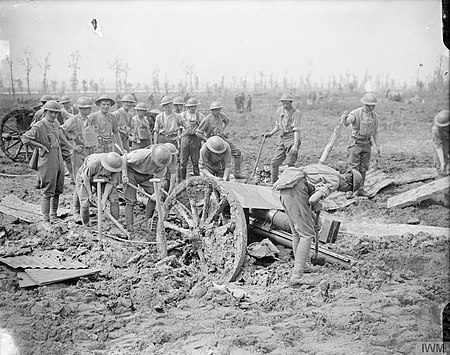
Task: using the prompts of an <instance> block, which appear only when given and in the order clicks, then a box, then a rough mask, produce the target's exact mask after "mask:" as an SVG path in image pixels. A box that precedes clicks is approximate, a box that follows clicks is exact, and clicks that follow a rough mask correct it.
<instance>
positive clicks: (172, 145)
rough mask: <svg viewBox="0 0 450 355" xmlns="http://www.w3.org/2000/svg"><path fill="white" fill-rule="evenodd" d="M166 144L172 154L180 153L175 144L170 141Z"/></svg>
mask: <svg viewBox="0 0 450 355" xmlns="http://www.w3.org/2000/svg"><path fill="white" fill-rule="evenodd" d="M164 145H165V146H166V147H167V148H169V150H170V154H172V155H175V154H178V149H177V147H175V145H174V144H172V143H168V142H167V143H164Z"/></svg>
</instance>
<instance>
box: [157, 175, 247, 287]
mask: <svg viewBox="0 0 450 355" xmlns="http://www.w3.org/2000/svg"><path fill="white" fill-rule="evenodd" d="M164 211H165V213H164V218H163V220H164V221H163V225H164V230H165V233H166V238H167V244H168V247H169V254H170V253H171V250H174V249H175V250H177V254H178V256H179V261H180V262H181V263H183V264H186V265H192V264H194V265H196V266H197V265H198V268H199V270H200V271H202V272H204V273H205V274H207V275H208V278H210V279H212V280H214V281H215V282H227V281H234V280H235V279H236V278H237V276H238V274H239V272H240V270H241V268H242V265H243V263H244V259H245V254H246V250H247V223H246V218H245V214H244V210H243V209H242V207H241V205H240V204H239V201H238V200H237V199H236V197H235V196H234V194H233V192H231V191H228V190H226V189H225V188H224V187H222V186H221V185H220V184H219V183H217V182H216V181H214V180H213V179H210V178H204V177H194V178H191V179H189V180H185V181H183V182H182V183H181V184H179V185H178V186H177V187H175V189H174V190H173V191H172V193H171V194H170V195H169V196H168V197H167V199H166V201H165V202H164ZM159 225H161V223H159ZM173 245H175V248H173V247H172V246H173Z"/></svg>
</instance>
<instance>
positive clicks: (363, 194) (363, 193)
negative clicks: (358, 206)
mask: <svg viewBox="0 0 450 355" xmlns="http://www.w3.org/2000/svg"><path fill="white" fill-rule="evenodd" d="M360 173H361V177H362V181H361V187H360V188H359V189H358V190H357V191H356V196H361V197H369V196H370V194H369V193H368V192H367V191H366V190H364V182H365V181H366V172H365V171H361V172H360Z"/></svg>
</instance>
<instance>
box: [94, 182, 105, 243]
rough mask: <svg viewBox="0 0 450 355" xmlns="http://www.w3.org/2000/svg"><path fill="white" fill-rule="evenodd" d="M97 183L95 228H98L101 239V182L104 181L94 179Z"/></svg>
mask: <svg viewBox="0 0 450 355" xmlns="http://www.w3.org/2000/svg"><path fill="white" fill-rule="evenodd" d="M94 182H96V183H97V219H98V222H97V226H98V237H99V238H100V239H101V238H102V182H105V180H104V179H94Z"/></svg>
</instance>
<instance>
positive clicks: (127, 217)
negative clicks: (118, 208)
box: [116, 204, 134, 232]
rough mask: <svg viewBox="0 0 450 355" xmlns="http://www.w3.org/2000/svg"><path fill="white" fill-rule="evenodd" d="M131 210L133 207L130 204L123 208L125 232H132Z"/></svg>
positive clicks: (132, 214) (132, 216) (132, 219)
mask: <svg viewBox="0 0 450 355" xmlns="http://www.w3.org/2000/svg"><path fill="white" fill-rule="evenodd" d="M133 210H134V206H133V205H132V204H127V205H126V206H125V224H126V226H127V230H128V231H130V232H131V231H132V230H133V224H134V211H133ZM116 219H117V218H116Z"/></svg>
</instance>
